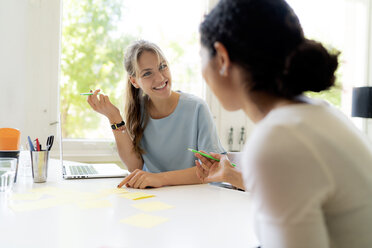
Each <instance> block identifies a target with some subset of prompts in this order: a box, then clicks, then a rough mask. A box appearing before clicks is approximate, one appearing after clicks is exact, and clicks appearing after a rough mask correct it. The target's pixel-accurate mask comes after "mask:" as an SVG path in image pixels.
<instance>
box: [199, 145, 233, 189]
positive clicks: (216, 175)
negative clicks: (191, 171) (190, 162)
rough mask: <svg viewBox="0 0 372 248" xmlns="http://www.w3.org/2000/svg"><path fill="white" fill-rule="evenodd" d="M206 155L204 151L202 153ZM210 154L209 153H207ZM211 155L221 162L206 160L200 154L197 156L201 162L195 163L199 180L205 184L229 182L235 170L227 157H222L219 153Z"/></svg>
mask: <svg viewBox="0 0 372 248" xmlns="http://www.w3.org/2000/svg"><path fill="white" fill-rule="evenodd" d="M201 152H203V153H206V152H204V151H201ZM206 154H208V153H206ZM210 155H211V156H212V157H214V158H216V159H219V160H220V162H217V161H215V160H212V159H209V158H206V157H204V156H202V155H200V154H198V153H196V154H195V156H196V157H197V158H198V159H199V160H200V161H201V163H200V162H199V161H197V160H196V161H195V164H196V167H197V169H196V174H197V176H198V178H199V179H200V180H201V181H202V182H203V183H209V182H229V179H230V175H231V172H232V170H235V169H234V167H233V166H232V165H231V163H230V161H229V160H228V158H227V156H226V155H221V154H218V153H210Z"/></svg>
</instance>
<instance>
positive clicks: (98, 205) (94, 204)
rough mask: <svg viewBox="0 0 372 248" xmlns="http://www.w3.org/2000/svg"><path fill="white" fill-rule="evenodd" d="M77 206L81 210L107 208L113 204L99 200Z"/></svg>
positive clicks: (78, 203)
mask: <svg viewBox="0 0 372 248" xmlns="http://www.w3.org/2000/svg"><path fill="white" fill-rule="evenodd" d="M77 205H78V206H79V207H80V208H107V207H112V204H111V202H110V201H108V200H99V201H82V202H77Z"/></svg>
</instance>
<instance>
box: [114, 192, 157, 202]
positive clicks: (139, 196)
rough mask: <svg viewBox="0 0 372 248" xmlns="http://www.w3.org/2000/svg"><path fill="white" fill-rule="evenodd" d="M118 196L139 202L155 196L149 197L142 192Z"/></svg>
mask: <svg viewBox="0 0 372 248" xmlns="http://www.w3.org/2000/svg"><path fill="white" fill-rule="evenodd" d="M119 196H120V197H124V198H127V199H131V200H141V199H146V198H150V197H154V196H155V195H150V194H147V193H143V192H132V193H127V194H122V195H119Z"/></svg>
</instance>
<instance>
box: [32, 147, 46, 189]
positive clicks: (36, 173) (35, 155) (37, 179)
mask: <svg viewBox="0 0 372 248" xmlns="http://www.w3.org/2000/svg"><path fill="white" fill-rule="evenodd" d="M48 162H49V151H31V166H32V177H33V179H34V183H45V182H46V180H47V175H48Z"/></svg>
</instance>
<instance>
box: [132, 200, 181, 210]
mask: <svg viewBox="0 0 372 248" xmlns="http://www.w3.org/2000/svg"><path fill="white" fill-rule="evenodd" d="M132 206H133V207H135V208H138V209H140V210H142V211H145V212H153V211H159V210H165V209H170V208H174V206H171V205H168V204H166V203H163V202H160V201H157V202H144V203H139V204H133V205H132Z"/></svg>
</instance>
